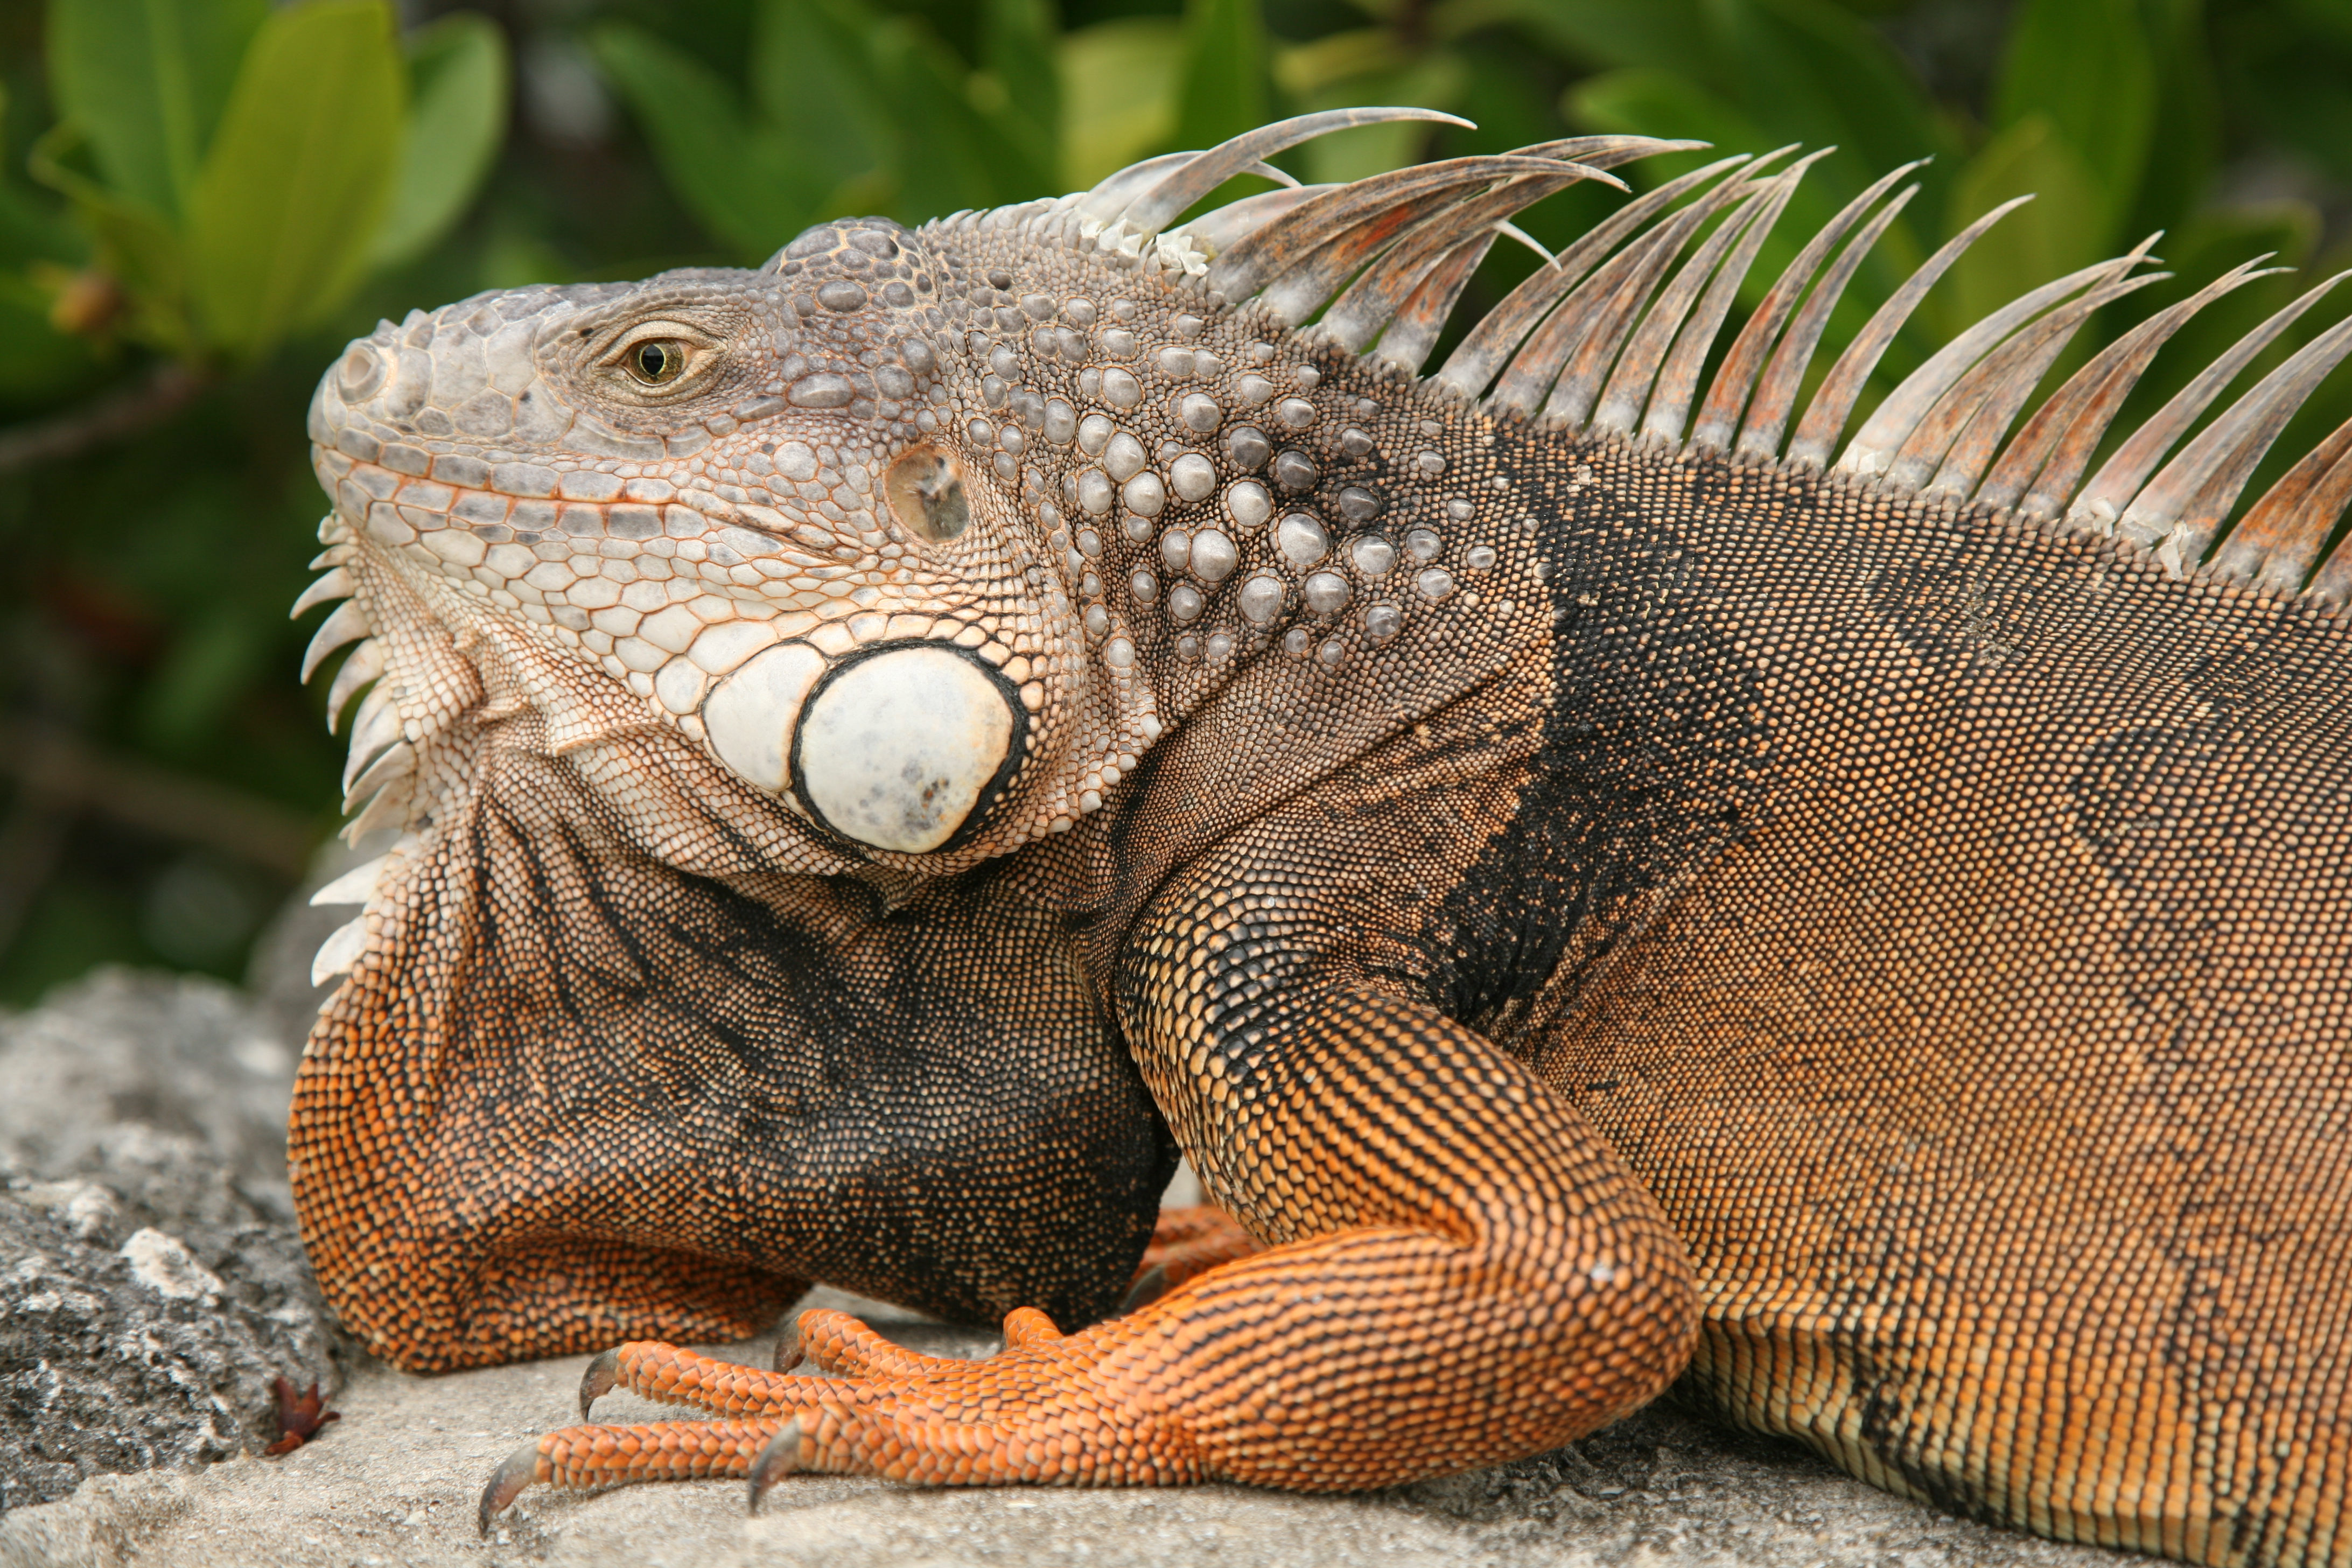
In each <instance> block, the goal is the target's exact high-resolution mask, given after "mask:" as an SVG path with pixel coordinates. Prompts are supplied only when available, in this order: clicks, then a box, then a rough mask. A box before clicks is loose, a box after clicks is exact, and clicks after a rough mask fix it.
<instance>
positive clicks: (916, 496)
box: [882, 447, 971, 543]
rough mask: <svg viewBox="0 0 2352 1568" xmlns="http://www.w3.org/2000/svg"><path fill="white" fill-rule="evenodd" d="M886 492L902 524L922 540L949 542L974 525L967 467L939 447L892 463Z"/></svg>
mask: <svg viewBox="0 0 2352 1568" xmlns="http://www.w3.org/2000/svg"><path fill="white" fill-rule="evenodd" d="M882 493H883V495H884V496H885V497H886V498H887V500H888V501H889V503H890V513H891V515H892V516H894V517H896V518H897V519H898V525H899V526H900V527H902V528H904V529H905V530H906V531H908V532H909V533H911V534H913V535H914V536H915V537H916V538H918V539H928V540H930V541H932V542H935V543H940V542H946V541H948V540H950V539H953V538H954V537H955V536H956V535H957V534H959V533H961V532H962V531H964V530H965V529H967V528H970V527H971V507H970V506H969V505H968V504H966V502H965V500H964V493H963V468H962V467H961V465H960V464H958V463H957V461H956V460H955V457H954V455H953V454H952V453H950V452H944V451H941V450H940V448H939V447H916V448H915V449H914V450H912V451H910V452H908V453H907V454H906V455H905V456H903V457H901V458H899V459H898V461H897V462H895V463H893V464H891V465H890V471H889V472H888V473H887V474H886V475H884V476H883V479H882Z"/></svg>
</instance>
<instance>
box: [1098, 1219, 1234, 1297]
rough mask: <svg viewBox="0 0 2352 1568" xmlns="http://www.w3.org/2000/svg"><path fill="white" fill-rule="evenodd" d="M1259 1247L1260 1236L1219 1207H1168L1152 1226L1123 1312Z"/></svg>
mask: <svg viewBox="0 0 2352 1568" xmlns="http://www.w3.org/2000/svg"><path fill="white" fill-rule="evenodd" d="M1259 1250H1260V1247H1259V1243H1258V1239H1257V1237H1254V1236H1252V1235H1251V1234H1250V1233H1249V1232H1248V1231H1246V1230H1244V1229H1243V1228H1242V1226H1241V1222H1240V1221H1239V1220H1237V1219H1235V1218H1234V1216H1233V1215H1229V1214H1227V1213H1226V1212H1225V1211H1224V1210H1223V1209H1221V1208H1218V1207H1216V1206H1214V1205H1209V1204H1202V1205H1198V1206H1197V1207H1193V1208H1181V1209H1163V1210H1161V1211H1160V1221H1159V1223H1158V1224H1157V1225H1155V1226H1152V1227H1151V1242H1150V1246H1148V1247H1145V1248H1144V1249H1143V1258H1142V1260H1141V1261H1140V1262H1139V1263H1138V1264H1137V1265H1136V1266H1135V1282H1134V1283H1133V1284H1131V1285H1129V1287H1128V1288H1127V1300H1124V1301H1122V1302H1120V1303H1119V1310H1120V1311H1122V1312H1132V1311H1133V1310H1135V1309H1137V1308H1138V1307H1140V1306H1142V1305H1143V1304H1144V1303H1145V1302H1146V1301H1156V1300H1159V1299H1160V1297H1162V1296H1164V1295H1166V1294H1167V1293H1168V1292H1169V1291H1170V1290H1172V1289H1175V1288H1176V1287H1177V1286H1179V1285H1181V1284H1182V1283H1184V1281H1185V1280H1187V1279H1193V1278H1195V1277H1196V1276H1199V1275H1202V1274H1206V1273H1207V1272H1208V1271H1209V1270H1210V1269H1212V1268H1215V1267H1216V1266H1217V1265H1218V1264H1220V1263H1231V1262H1232V1261H1233V1260H1234V1258H1247V1257H1248V1256H1250V1254H1252V1253H1254V1252H1256V1251H1259Z"/></svg>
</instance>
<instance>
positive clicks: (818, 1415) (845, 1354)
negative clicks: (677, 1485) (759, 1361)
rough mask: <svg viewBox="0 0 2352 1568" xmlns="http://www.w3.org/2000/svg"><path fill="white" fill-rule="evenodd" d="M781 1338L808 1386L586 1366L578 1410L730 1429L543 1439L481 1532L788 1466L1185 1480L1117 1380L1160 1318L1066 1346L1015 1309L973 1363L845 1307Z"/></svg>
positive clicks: (1179, 1450)
mask: <svg viewBox="0 0 2352 1568" xmlns="http://www.w3.org/2000/svg"><path fill="white" fill-rule="evenodd" d="M798 1327H799V1331H800V1342H801V1346H802V1348H803V1353H804V1354H805V1357H806V1360H805V1362H804V1363H803V1364H805V1365H809V1366H814V1367H815V1368H817V1369H819V1374H816V1375H812V1374H810V1373H802V1372H781V1373H780V1372H763V1371H761V1370H760V1369H759V1368H757V1367H750V1366H742V1365H738V1364H735V1363H729V1362H722V1361H719V1360H716V1359H714V1358H712V1357H709V1356H705V1355H701V1354H698V1353H697V1352H693V1351H688V1350H681V1349H678V1348H677V1347H676V1346H673V1345H666V1344H659V1343H655V1342H633V1343H630V1344H625V1345H622V1346H620V1347H618V1348H617V1349H615V1350H612V1351H608V1352H605V1353H604V1354H603V1355H600V1356H598V1357H597V1358H596V1359H595V1361H593V1363H590V1365H589V1368H588V1373H587V1375H586V1377H585V1378H584V1379H583V1382H582V1385H581V1407H582V1411H583V1414H585V1412H586V1410H587V1408H588V1406H589V1405H592V1404H593V1402H594V1401H595V1399H596V1398H597V1397H599V1396H600V1395H602V1394H604V1393H607V1392H609V1391H610V1390H612V1389H614V1388H616V1387H625V1388H627V1389H629V1390H630V1391H632V1392H633V1393H636V1394H643V1395H645V1396H646V1397H648V1398H652V1399H658V1400H662V1401H665V1402H667V1403H670V1404H677V1405H694V1406H697V1407H698V1408H701V1409H704V1410H709V1411H711V1412H714V1413H716V1414H718V1415H721V1416H722V1417H738V1418H721V1419H714V1420H703V1421H662V1422H651V1423H646V1424H641V1425H634V1426H569V1427H565V1428H563V1429H562V1430H561V1431H556V1432H551V1433H549V1434H547V1435H546V1436H543V1437H541V1438H539V1439H538V1440H537V1441H535V1442H533V1443H531V1444H530V1445H529V1446H528V1447H523V1448H520V1449H518V1450H517V1451H516V1452H515V1453H514V1454H512V1455H511V1456H509V1458H508V1459H507V1460H506V1462H505V1463H504V1464H502V1465H500V1466H499V1468H498V1470H497V1472H496V1473H495V1474H493V1475H492V1476H491V1478H490V1480H489V1484H488V1486H487V1487H485V1488H484V1489H483V1492H482V1499H481V1510H480V1522H481V1526H482V1528H483V1530H484V1531H488V1529H489V1527H490V1523H491V1521H493V1520H495V1519H496V1518H497V1516H498V1515H499V1513H501V1512H502V1511H504V1510H506V1509H507V1508H508V1507H509V1505H510V1504H511V1503H513V1501H514V1500H515V1499H516V1498H518V1497H520V1495H521V1494H522V1493H523V1491H524V1490H526V1489H528V1488H530V1487H531V1486H532V1485H534V1484H540V1483H546V1484H550V1485H555V1486H564V1487H574V1488H590V1487H604V1486H614V1485H623V1484H626V1483H629V1482H633V1481H655V1480H692V1479H701V1478H709V1477H718V1476H749V1477H751V1479H752V1493H751V1501H752V1504H753V1506H754V1507H756V1506H757V1505H758V1502H759V1497H760V1494H761V1492H762V1491H764V1490H765V1489H766V1488H767V1487H768V1486H769V1485H771V1484H772V1483H773V1482H774V1481H775V1480H776V1479H779V1478H781V1477H782V1476H785V1475H790V1474H793V1473H794V1472H796V1471H819V1472H829V1473H835V1474H851V1475H860V1474H863V1475H877V1476H882V1477H884V1478H886V1479H892V1480H901V1481H911V1482H916V1483H923V1484H929V1485H935V1486H937V1485H946V1486H956V1485H991V1484H1005V1483H1012V1482H1021V1481H1046V1482H1051V1481H1061V1482H1080V1483H1087V1482H1091V1483H1094V1484H1098V1485H1150V1484H1155V1483H1167V1482H1181V1481H1189V1480H1198V1479H1202V1476H1203V1473H1204V1471H1203V1467H1202V1464H1201V1462H1200V1459H1199V1458H1198V1456H1197V1455H1196V1454H1194V1453H1192V1451H1191V1445H1190V1443H1189V1442H1187V1441H1185V1440H1183V1439H1182V1437H1181V1436H1180V1435H1176V1434H1172V1433H1170V1432H1167V1431H1164V1430H1160V1429H1159V1428H1158V1427H1156V1426H1155V1424H1154V1423H1153V1422H1152V1421H1151V1420H1150V1417H1149V1416H1146V1415H1140V1414H1139V1410H1138V1406H1139V1403H1140V1402H1139V1401H1138V1400H1137V1399H1136V1394H1139V1392H1141V1390H1140V1389H1139V1387H1133V1386H1129V1385H1128V1384H1129V1382H1130V1380H1131V1379H1132V1378H1133V1376H1134V1374H1135V1373H1136V1372H1137V1370H1139V1369H1138V1367H1137V1365H1136V1363H1137V1362H1138V1360H1139V1358H1138V1357H1137V1356H1136V1355H1135V1354H1134V1353H1133V1351H1134V1349H1135V1348H1136V1344H1137V1342H1138V1341H1139V1340H1140V1339H1142V1338H1148V1337H1164V1330H1165V1328H1166V1327H1167V1325H1166V1324H1165V1323H1162V1324H1161V1325H1160V1331H1161V1332H1160V1333H1158V1334H1155V1333H1154V1331H1152V1330H1151V1329H1150V1327H1149V1326H1148V1325H1146V1324H1143V1323H1141V1322H1139V1320H1137V1319H1134V1318H1128V1319H1120V1320H1116V1321H1111V1322H1108V1323H1102V1324H1097V1325H1096V1327H1095V1328H1093V1329H1090V1330H1087V1331H1085V1332H1084V1333H1083V1334H1076V1335H1069V1336H1065V1335H1063V1334H1062V1333H1061V1332H1060V1331H1059V1330H1057V1329H1056V1328H1055V1326H1054V1323H1053V1321H1052V1320H1051V1319H1049V1318H1047V1317H1046V1316H1045V1313H1043V1312H1040V1311H1038V1310H1034V1308H1028V1307H1024V1308H1020V1309H1017V1310H1014V1311H1013V1312H1012V1313H1010V1314H1008V1315H1007V1316H1006V1318H1005V1320H1004V1347H1003V1349H1002V1350H1000V1351H999V1352H997V1353H996V1354H995V1355H993V1356H992V1357H990V1358H989V1359H988V1360H986V1361H966V1360H962V1359H960V1358H957V1357H951V1356H929V1355H923V1354H921V1353H919V1352H915V1351H909V1350H907V1349H905V1348H903V1347H901V1346H898V1345H895V1344H892V1343H891V1342H889V1341H887V1340H886V1339H884V1338H883V1337H882V1336H881V1335H880V1334H877V1333H876V1332H875V1331H873V1330H872V1329H869V1328H867V1327H866V1325H865V1324H864V1323H861V1322H859V1321H857V1320H856V1319H855V1318H853V1317H850V1316H849V1315H848V1314H847V1313H845V1312H834V1311H809V1312H803V1314H801V1318H800V1322H799V1325H798ZM1122 1351H1125V1352H1128V1353H1125V1354H1122V1353H1121V1352H1122ZM1140 1359H1145V1360H1148V1359H1150V1358H1149V1357H1145V1358H1140Z"/></svg>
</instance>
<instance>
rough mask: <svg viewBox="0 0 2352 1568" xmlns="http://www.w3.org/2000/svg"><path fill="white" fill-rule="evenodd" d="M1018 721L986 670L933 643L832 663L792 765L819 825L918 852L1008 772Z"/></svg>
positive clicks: (962, 819)
mask: <svg viewBox="0 0 2352 1568" xmlns="http://www.w3.org/2000/svg"><path fill="white" fill-rule="evenodd" d="M1024 728H1025V725H1024V722H1023V714H1022V710H1021V707H1020V700H1019V698H1018V696H1017V695H1016V694H1015V693H1014V692H1013V689H1011V687H1010V686H1009V685H1008V684H1007V683H1006V682H1005V681H1004V679H1003V677H1001V676H999V675H998V674H997V673H996V672H995V671H994V670H992V669H990V668H988V667H987V666H985V665H983V664H982V663H981V662H980V661H979V660H978V659H977V658H973V657H972V656H971V655H970V654H968V653H966V652H964V651H963V650H962V649H961V648H958V647H950V646H949V645H946V644H942V643H910V644H902V645H900V646H898V647H887V648H884V649H882V650H881V651H879V652H877V653H875V654H872V655H870V656H868V657H866V658H862V659H859V660H858V661H856V663H854V664H848V665H845V666H841V667H839V668H836V670H835V673H834V674H833V675H832V677H831V678H830V679H827V680H826V681H825V682H824V684H823V685H822V686H820V687H819V688H818V689H817V691H816V694H815V695H814V696H813V697H812V698H810V699H809V701H808V704H807V706H806V707H805V708H804V709H803V710H802V715H801V721H800V727H799V730H798V731H797V732H795V734H794V735H793V759H792V770H791V771H792V774H793V781H794V783H795V784H797V785H798V787H799V790H800V795H801V799H802V801H803V804H805V805H807V806H808V808H809V810H810V811H811V812H812V813H813V814H814V816H816V817H817V818H818V819H819V820H820V821H822V822H824V824H825V826H828V827H831V828H832V829H833V830H834V831H835V832H836V833H838V834H840V835H842V836H843V837H845V838H853V839H856V841H857V842H858V843H860V844H865V845H869V846H871V847H874V848H877V849H890V850H896V851H898V852H899V853H901V854H908V855H920V854H924V853H926V852H928V851H929V850H933V849H937V848H940V847H942V846H944V845H945V844H947V843H948V842H949V840H950V839H952V838H953V837H955V836H956V833H957V831H958V830H959V829H961V827H962V826H964V824H965V823H966V822H967V821H969V820H971V818H972V817H973V816H974V813H975V811H976V810H977V809H978V808H979V807H981V806H982V804H983V803H984V802H985V800H986V799H987V797H988V796H989V795H990V794H991V793H992V791H994V790H995V789H997V788H998V787H999V786H1000V785H1001V784H1003V780H1004V778H1005V777H1006V776H1007V775H1008V774H1009V773H1011V771H1012V768H1011V764H1012V763H1014V762H1016V761H1017V760H1018V758H1017V755H1016V752H1017V748H1018V744H1019V742H1020V741H1021V738H1022V734H1023V731H1024Z"/></svg>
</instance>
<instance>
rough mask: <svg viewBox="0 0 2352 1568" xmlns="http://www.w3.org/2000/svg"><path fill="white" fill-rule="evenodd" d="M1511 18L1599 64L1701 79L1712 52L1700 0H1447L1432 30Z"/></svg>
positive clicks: (1443, 32) (1455, 30) (1450, 33)
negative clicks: (1668, 72) (1700, 10)
mask: <svg viewBox="0 0 2352 1568" xmlns="http://www.w3.org/2000/svg"><path fill="white" fill-rule="evenodd" d="M1496 22H1516V23H1517V24H1519V25H1520V26H1523V27H1525V28H1527V29H1528V31H1529V32H1531V33H1533V34H1535V35H1536V37H1539V38H1541V39H1543V40H1545V41H1546V42H1547V43H1549V44H1550V45H1551V46H1552V47H1553V48H1554V49H1557V50H1558V51H1559V52H1560V53H1562V54H1565V55H1567V56H1569V57H1570V58H1572V59H1577V60H1580V61H1583V62H1584V63H1586V64H1589V65H1592V66H1597V67H1600V68H1603V69H1633V68H1639V67H1649V68H1654V69H1659V70H1670V71H1678V72H1681V73H1683V74H1684V75H1685V76H1688V77H1690V78H1691V79H1693V80H1694V81H1704V80H1706V78H1707V77H1708V76H1709V75H1710V73H1711V70H1712V67H1713V65H1714V59H1713V56H1712V51H1711V50H1710V49H1709V48H1708V47H1707V35H1706V26H1705V24H1704V23H1703V21H1702V20H1701V18H1700V15H1699V0H1638V3H1637V4H1633V5H1628V4H1627V3H1626V0H1447V3H1446V4H1444V5H1439V6H1437V7H1435V9H1434V12H1433V16H1432V17H1431V29H1432V31H1433V32H1435V33H1436V34H1437V35H1438V36H1439V37H1456V36H1459V35H1461V34H1465V33H1467V32H1470V31H1471V30H1473V29H1474V28H1477V27H1481V26H1491V25H1492V24H1494V23H1496Z"/></svg>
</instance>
